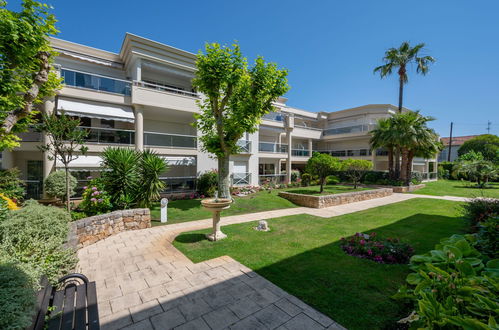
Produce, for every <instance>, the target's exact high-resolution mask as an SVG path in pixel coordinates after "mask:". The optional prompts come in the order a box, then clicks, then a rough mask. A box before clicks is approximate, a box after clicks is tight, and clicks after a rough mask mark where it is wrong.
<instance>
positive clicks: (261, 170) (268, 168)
mask: <svg viewBox="0 0 499 330" xmlns="http://www.w3.org/2000/svg"><path fill="white" fill-rule="evenodd" d="M258 174H259V175H269V174H275V165H274V164H259V165H258Z"/></svg>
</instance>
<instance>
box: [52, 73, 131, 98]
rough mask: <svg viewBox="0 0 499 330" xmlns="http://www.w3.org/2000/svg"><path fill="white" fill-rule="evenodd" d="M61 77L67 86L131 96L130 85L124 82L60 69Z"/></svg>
mask: <svg viewBox="0 0 499 330" xmlns="http://www.w3.org/2000/svg"><path fill="white" fill-rule="evenodd" d="M61 77H62V78H63V82H64V84H66V85H67V86H74V87H81V88H89V89H95V90H98V91H104V92H110V93H118V94H123V95H130V94H131V84H130V82H128V81H125V80H119V79H112V78H107V77H103V76H99V75H95V74H90V73H84V72H78V71H73V70H68V69H61Z"/></svg>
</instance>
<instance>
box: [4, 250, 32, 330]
mask: <svg viewBox="0 0 499 330" xmlns="http://www.w3.org/2000/svg"><path fill="white" fill-rule="evenodd" d="M35 288H36V282H35V281H34V279H33V278H32V277H31V276H30V275H29V274H27V273H26V272H25V270H24V269H22V267H21V266H20V265H18V264H16V263H13V262H11V261H9V258H8V256H5V255H3V253H2V252H0V329H24V328H26V327H27V326H29V325H30V324H31V317H32V314H33V311H34V307H35V294H36V292H35Z"/></svg>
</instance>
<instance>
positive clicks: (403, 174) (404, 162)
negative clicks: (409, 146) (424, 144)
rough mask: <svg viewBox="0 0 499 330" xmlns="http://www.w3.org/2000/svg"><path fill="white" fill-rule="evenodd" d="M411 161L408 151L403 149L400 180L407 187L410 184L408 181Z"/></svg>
mask: <svg viewBox="0 0 499 330" xmlns="http://www.w3.org/2000/svg"><path fill="white" fill-rule="evenodd" d="M408 160H409V152H408V151H407V150H406V149H402V166H401V167H402V169H401V171H400V180H402V181H403V182H404V184H405V185H407V184H408V181H407V164H408Z"/></svg>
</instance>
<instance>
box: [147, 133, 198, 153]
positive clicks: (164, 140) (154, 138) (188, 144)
mask: <svg viewBox="0 0 499 330" xmlns="http://www.w3.org/2000/svg"><path fill="white" fill-rule="evenodd" d="M144 144H145V145H147V146H157V147H168V148H188V149H196V148H197V136H193V135H181V134H166V133H157V132H144Z"/></svg>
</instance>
